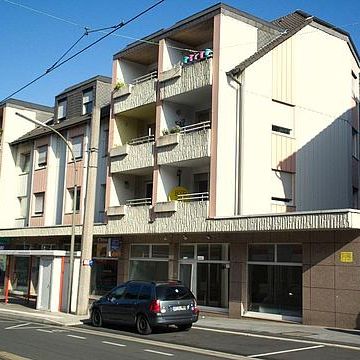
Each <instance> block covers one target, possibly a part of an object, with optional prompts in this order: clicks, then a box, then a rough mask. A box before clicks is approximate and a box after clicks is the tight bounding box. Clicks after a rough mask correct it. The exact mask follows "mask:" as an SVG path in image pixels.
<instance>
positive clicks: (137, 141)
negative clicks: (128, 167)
mask: <svg viewBox="0 0 360 360" xmlns="http://www.w3.org/2000/svg"><path fill="white" fill-rule="evenodd" d="M153 141H155V135H147V136H141V137H138V138H135V139H132V140H130V141H129V142H128V144H129V145H140V144H146V143H150V142H153Z"/></svg>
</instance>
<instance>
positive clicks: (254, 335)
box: [192, 326, 360, 351]
mask: <svg viewBox="0 0 360 360" xmlns="http://www.w3.org/2000/svg"><path fill="white" fill-rule="evenodd" d="M192 328H193V329H195V330H204V331H213V332H218V333H222V334H231V335H238V336H248V337H255V338H260V339H269V340H279V341H288V342H295V343H300V344H310V345H324V346H329V347H335V348H340V349H348V350H356V351H360V346H351V345H343V344H336V343H330V342H328V343H327V342H322V341H314V340H300V339H289V338H283V337H280V336H272V335H261V334H253V333H246V332H240V331H231V330H221V329H213V328H205V327H200V326H193V327H192Z"/></svg>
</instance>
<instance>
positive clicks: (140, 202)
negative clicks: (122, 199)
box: [126, 198, 151, 206]
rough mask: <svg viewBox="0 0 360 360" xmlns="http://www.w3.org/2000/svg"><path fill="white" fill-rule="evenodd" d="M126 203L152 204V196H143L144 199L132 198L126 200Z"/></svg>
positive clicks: (129, 204)
mask: <svg viewBox="0 0 360 360" xmlns="http://www.w3.org/2000/svg"><path fill="white" fill-rule="evenodd" d="M126 205H128V206H143V205H151V198H142V199H130V200H126Z"/></svg>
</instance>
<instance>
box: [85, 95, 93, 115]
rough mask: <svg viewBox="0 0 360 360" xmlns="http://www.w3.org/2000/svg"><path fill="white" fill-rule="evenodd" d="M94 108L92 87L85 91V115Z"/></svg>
mask: <svg viewBox="0 0 360 360" xmlns="http://www.w3.org/2000/svg"><path fill="white" fill-rule="evenodd" d="M92 108H93V92H92V89H90V90H85V91H84V92H83V115H86V114H90V113H91V112H92Z"/></svg>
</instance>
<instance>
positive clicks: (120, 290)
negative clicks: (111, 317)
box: [109, 285, 126, 300]
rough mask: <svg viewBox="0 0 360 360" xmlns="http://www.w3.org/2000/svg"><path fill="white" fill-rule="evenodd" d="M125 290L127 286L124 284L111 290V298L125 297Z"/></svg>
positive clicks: (119, 298)
mask: <svg viewBox="0 0 360 360" xmlns="http://www.w3.org/2000/svg"><path fill="white" fill-rule="evenodd" d="M125 290H126V287H125V286H124V285H123V286H119V287H118V288H116V289H115V290H114V291H112V292H111V294H110V295H109V298H110V299H115V300H121V299H122V298H123V297H124V294H125Z"/></svg>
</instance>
